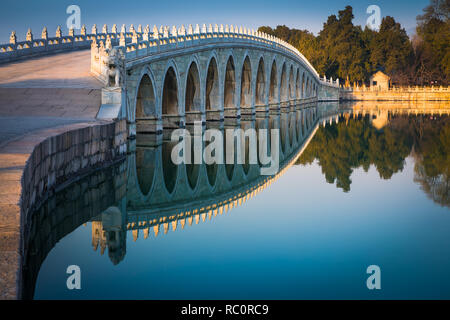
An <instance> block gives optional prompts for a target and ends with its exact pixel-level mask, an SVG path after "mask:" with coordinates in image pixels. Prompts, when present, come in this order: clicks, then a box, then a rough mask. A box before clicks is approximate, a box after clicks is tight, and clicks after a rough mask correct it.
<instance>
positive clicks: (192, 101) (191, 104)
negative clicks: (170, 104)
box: [184, 59, 202, 113]
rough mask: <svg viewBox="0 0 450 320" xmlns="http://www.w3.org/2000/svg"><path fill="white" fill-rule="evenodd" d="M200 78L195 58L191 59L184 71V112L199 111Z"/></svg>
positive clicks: (200, 106)
mask: <svg viewBox="0 0 450 320" xmlns="http://www.w3.org/2000/svg"><path fill="white" fill-rule="evenodd" d="M201 82H202V81H201V79H200V72H199V68H198V62H197V59H193V60H192V61H191V62H190V64H189V66H188V70H187V72H186V81H185V84H186V85H185V90H184V91H185V95H184V96H185V100H184V112H185V113H189V112H201V111H202V98H201V96H202V95H201V91H202V90H201Z"/></svg>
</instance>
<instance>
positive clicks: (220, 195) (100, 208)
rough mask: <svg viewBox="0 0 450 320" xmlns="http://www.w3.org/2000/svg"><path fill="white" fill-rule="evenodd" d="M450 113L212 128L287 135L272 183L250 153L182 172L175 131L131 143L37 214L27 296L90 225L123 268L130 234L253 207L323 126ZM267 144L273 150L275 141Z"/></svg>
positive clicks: (357, 112)
mask: <svg viewBox="0 0 450 320" xmlns="http://www.w3.org/2000/svg"><path fill="white" fill-rule="evenodd" d="M444 107H445V106H444ZM449 110H450V109H449V108H448V107H445V108H443V107H442V106H441V105H437V104H436V105H431V106H428V107H427V108H411V107H410V106H401V105H399V104H396V105H393V106H391V107H389V106H387V105H385V104H378V103H377V104H367V103H358V104H356V105H355V104H349V105H338V104H335V103H319V104H311V105H302V106H297V107H291V108H287V109H281V112H275V113H274V114H269V115H265V116H263V117H257V118H256V119H255V120H252V121H244V120H240V121H237V122H236V123H234V124H233V123H227V122H226V124H224V123H223V122H217V123H215V124H214V123H213V124H208V128H210V127H215V128H217V129H219V130H222V131H223V130H225V129H233V130H238V129H247V128H254V129H256V131H258V130H261V129H280V144H279V154H280V166H279V171H278V172H277V173H276V174H274V175H271V176H265V175H261V165H260V164H259V163H258V164H250V163H248V159H249V157H248V153H249V149H248V147H247V148H246V149H245V153H246V156H245V157H244V159H245V161H244V163H243V164H230V165H228V164H214V165H206V164H205V163H201V164H198V165H195V164H192V165H184V164H181V165H178V166H177V165H174V164H173V163H172V161H171V152H172V149H173V147H174V145H175V143H173V142H171V141H170V140H168V139H167V138H169V137H170V132H165V139H164V142H163V143H162V144H152V143H149V142H148V141H153V140H152V139H147V138H148V137H146V136H139V135H138V136H137V139H136V140H134V141H130V148H129V150H130V151H129V154H128V155H127V158H126V159H124V160H122V161H120V162H119V163H116V164H115V165H113V166H111V167H109V168H107V169H104V170H99V171H96V172H94V173H92V174H90V175H88V176H85V177H80V179H79V180H78V181H76V182H74V183H73V184H71V185H70V186H68V187H65V188H63V189H61V190H60V191H57V192H56V193H55V194H54V195H53V196H51V197H50V198H49V199H47V201H45V202H44V203H43V204H42V205H41V206H40V208H39V209H38V210H37V211H36V212H35V213H34V214H33V221H32V231H31V232H30V238H29V239H25V248H26V252H27V255H26V257H25V261H24V263H23V270H22V279H23V281H22V284H23V285H22V296H23V297H24V298H30V299H31V298H33V296H34V288H35V283H36V279H37V276H38V274H39V270H40V267H41V264H42V263H43V261H44V260H45V258H46V257H47V255H48V253H49V252H50V251H51V250H52V248H53V247H54V246H55V244H56V243H57V242H58V241H59V240H61V239H62V238H64V237H65V236H66V235H68V234H69V233H71V232H72V231H74V230H75V229H77V228H78V227H79V226H80V225H82V224H85V223H86V222H91V228H92V247H93V249H94V250H95V251H99V252H100V253H101V254H102V255H103V254H104V253H105V251H106V249H107V251H108V256H109V259H110V261H111V262H112V263H113V264H114V265H117V264H119V263H120V262H121V261H123V260H124V258H125V255H126V250H127V249H126V246H127V244H126V241H127V232H131V233H132V238H133V239H134V241H136V240H137V239H138V238H139V237H142V238H144V239H147V238H153V237H158V236H159V235H160V234H166V233H168V232H169V231H176V230H182V229H184V228H186V227H187V226H191V225H193V224H199V223H203V222H206V221H209V220H213V219H214V218H215V217H217V216H218V215H225V214H227V212H229V211H230V210H232V209H233V208H235V207H237V206H240V205H242V204H244V203H245V202H246V201H249V200H250V199H251V198H252V197H254V196H255V195H256V194H258V193H259V192H261V191H263V190H264V189H265V188H267V187H268V186H269V185H270V184H272V183H273V182H274V181H276V180H277V179H278V178H279V177H280V176H281V175H283V173H284V172H285V171H286V170H287V169H288V168H289V167H290V166H291V165H293V164H295V163H296V162H297V160H298V159H299V158H300V156H301V155H302V153H303V151H304V150H305V149H306V147H307V146H308V144H309V143H310V141H311V139H312V137H313V136H314V134H315V133H316V131H317V129H318V127H319V126H325V125H327V124H332V123H334V122H336V123H337V122H339V123H341V122H347V121H348V119H349V118H355V119H363V118H366V119H367V117H369V118H370V122H371V124H372V126H373V127H374V128H377V129H382V128H383V126H384V125H386V123H387V122H388V121H389V119H390V118H391V117H394V118H395V117H396V116H397V115H398V114H405V113H406V114H411V113H412V114H414V115H415V114H430V115H443V114H448V113H449ZM204 129H206V128H204ZM224 136H225V137H226V135H224ZM257 137H259V135H257ZM266 142H267V149H268V150H269V151H271V149H272V145H271V143H270V139H267V140H266ZM230 145H231V146H232V147H233V148H236V144H235V143H233V141H228V140H226V139H225V142H224V146H223V147H224V149H226V147H227V146H230ZM258 145H259V144H258ZM308 150H309V149H308Z"/></svg>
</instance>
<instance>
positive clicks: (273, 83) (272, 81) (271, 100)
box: [269, 58, 279, 104]
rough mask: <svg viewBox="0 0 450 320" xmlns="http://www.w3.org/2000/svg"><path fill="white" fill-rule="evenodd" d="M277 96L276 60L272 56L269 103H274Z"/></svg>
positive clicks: (276, 100)
mask: <svg viewBox="0 0 450 320" xmlns="http://www.w3.org/2000/svg"><path fill="white" fill-rule="evenodd" d="M277 97H278V73H277V61H276V59H275V58H274V59H273V61H272V66H271V68H270V78H269V103H270V104H274V103H277V102H278V101H279V99H277Z"/></svg>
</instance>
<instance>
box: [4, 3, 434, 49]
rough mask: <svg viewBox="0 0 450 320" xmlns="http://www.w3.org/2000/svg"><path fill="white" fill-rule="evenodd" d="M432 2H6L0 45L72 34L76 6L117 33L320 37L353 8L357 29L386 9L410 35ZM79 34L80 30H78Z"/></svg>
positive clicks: (88, 21)
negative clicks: (204, 29) (238, 30)
mask: <svg viewBox="0 0 450 320" xmlns="http://www.w3.org/2000/svg"><path fill="white" fill-rule="evenodd" d="M428 3H429V0H395V1H394V0H345V1H343V0H315V1H314V0H313V1H311V0H308V1H304V0H296V1H292V0H277V1H266V0H226V1H211V0H192V1H187V0H182V1H180V0H172V1H167V0H163V1H143V0H140V1H139V0H125V1H124V0H108V1H104V0H69V1H67V0H57V1H56V0H39V1H37V0H31V1H30V0H27V1H23V0H2V1H1V5H0V6H1V11H0V42H1V43H4V42H7V41H8V40H9V35H10V33H11V31H12V30H15V31H16V33H17V36H18V40H19V41H21V40H24V39H25V34H26V31H27V29H28V28H29V27H31V28H32V30H33V33H34V35H35V37H40V33H41V31H42V28H43V27H44V26H47V28H48V31H49V36H54V34H55V30H56V27H57V26H58V25H61V26H62V27H63V34H67V28H66V27H65V26H66V20H67V17H68V14H67V13H66V9H67V7H68V6H69V5H71V4H77V5H79V6H80V8H81V23H82V24H86V26H87V27H88V30H90V29H91V26H92V24H94V23H96V24H97V26H98V27H99V28H100V29H101V26H102V25H103V24H105V23H106V24H108V27H109V28H111V26H112V24H114V23H116V24H117V25H118V26H121V25H122V24H123V23H125V24H126V25H127V27H128V26H129V25H130V24H132V23H133V24H134V25H136V26H137V25H138V24H142V25H143V26H145V25H147V24H149V25H150V26H151V27H153V25H154V24H156V25H158V26H159V25H161V24H164V25H173V24H176V25H181V24H189V23H191V24H196V23H199V24H202V23H207V24H209V23H212V24H214V23H217V24H221V23H223V24H235V25H244V26H247V27H250V28H255V29H256V28H257V27H258V26H261V25H270V26H276V25H278V24H285V25H287V26H289V27H295V28H300V29H308V30H310V31H312V32H314V33H317V32H319V31H320V30H321V28H322V25H323V23H324V22H325V21H326V19H327V17H328V16H329V15H331V14H337V12H338V10H342V9H343V8H344V7H345V6H346V5H351V6H352V7H353V12H354V15H355V20H354V23H355V24H359V25H364V24H365V22H366V20H367V18H368V16H369V15H368V14H367V13H366V9H367V7H368V6H369V5H372V4H375V5H378V6H379V7H380V8H381V15H382V16H386V15H390V16H393V17H395V19H396V20H397V21H399V22H400V23H401V24H402V25H403V26H404V27H405V29H406V30H407V31H408V33H409V34H412V33H413V32H414V28H415V25H416V16H417V15H418V14H420V13H421V12H422V9H423V8H424V7H425V6H427V5H428ZM78 32H79V31H78Z"/></svg>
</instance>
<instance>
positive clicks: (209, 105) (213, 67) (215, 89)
mask: <svg viewBox="0 0 450 320" xmlns="http://www.w3.org/2000/svg"><path fill="white" fill-rule="evenodd" d="M218 109H219V72H218V69H217V62H216V59H215V58H212V59H211V61H210V62H209V66H208V74H207V76H206V110H207V111H208V110H218Z"/></svg>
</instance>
